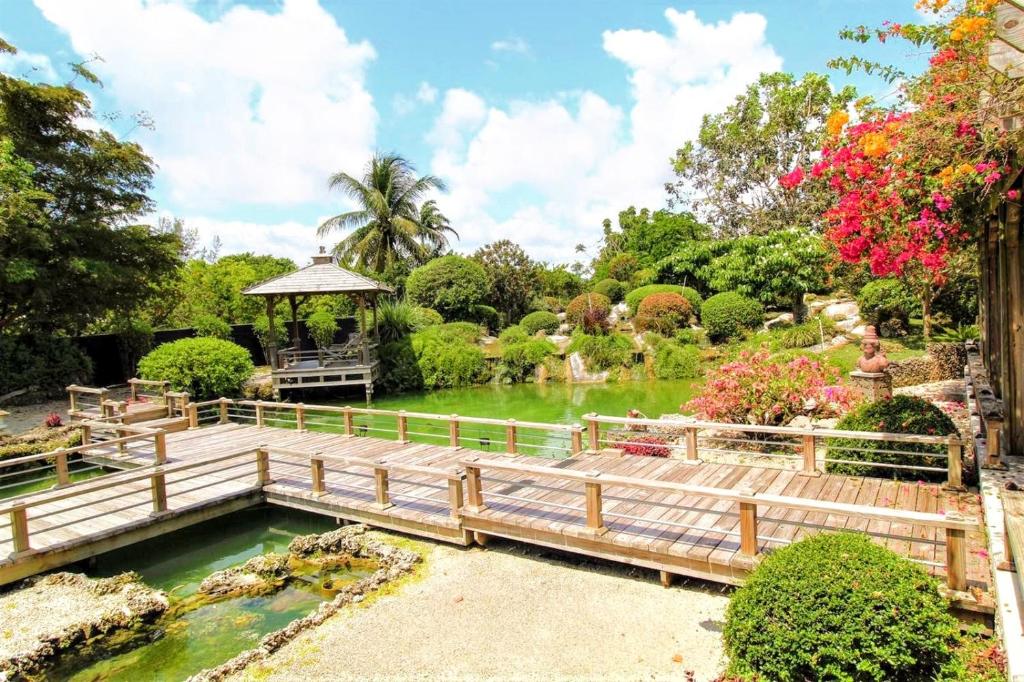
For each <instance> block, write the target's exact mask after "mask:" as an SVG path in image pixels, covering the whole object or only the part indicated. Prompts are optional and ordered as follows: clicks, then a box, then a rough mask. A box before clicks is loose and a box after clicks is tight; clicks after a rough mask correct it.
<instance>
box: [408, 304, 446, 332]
mask: <svg viewBox="0 0 1024 682" xmlns="http://www.w3.org/2000/svg"><path fill="white" fill-rule="evenodd" d="M412 319H413V323H414V324H415V325H416V329H423V328H424V327H432V326H434V325H438V324H444V318H443V317H441V313H439V312H437V311H436V310H434V309H433V308H423V307H420V306H415V307H413V309H412Z"/></svg>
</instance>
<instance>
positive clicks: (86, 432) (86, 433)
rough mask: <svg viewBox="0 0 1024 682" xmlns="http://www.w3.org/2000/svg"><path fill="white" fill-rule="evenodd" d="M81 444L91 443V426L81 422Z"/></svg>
mask: <svg viewBox="0 0 1024 682" xmlns="http://www.w3.org/2000/svg"><path fill="white" fill-rule="evenodd" d="M81 429H82V445H92V427H91V426H89V425H88V424H81Z"/></svg>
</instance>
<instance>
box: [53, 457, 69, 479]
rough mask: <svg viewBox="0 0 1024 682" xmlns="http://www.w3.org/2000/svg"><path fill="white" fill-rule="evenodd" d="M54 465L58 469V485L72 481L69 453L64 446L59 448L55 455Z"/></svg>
mask: <svg viewBox="0 0 1024 682" xmlns="http://www.w3.org/2000/svg"><path fill="white" fill-rule="evenodd" d="M53 466H54V468H55V469H56V470H57V486H58V487H60V486H62V485H67V484H68V483H71V475H70V473H69V472H68V453H67V452H65V451H64V448H57V450H56V453H55V454H54V457H53Z"/></svg>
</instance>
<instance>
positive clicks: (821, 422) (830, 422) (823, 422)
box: [813, 417, 839, 429]
mask: <svg viewBox="0 0 1024 682" xmlns="http://www.w3.org/2000/svg"><path fill="white" fill-rule="evenodd" d="M838 423H839V418H838V417H827V418H822V419H815V420H814V421H813V424H814V426H816V427H817V428H819V429H834V428H836V424H838Z"/></svg>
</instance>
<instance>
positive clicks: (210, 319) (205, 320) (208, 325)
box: [192, 315, 231, 340]
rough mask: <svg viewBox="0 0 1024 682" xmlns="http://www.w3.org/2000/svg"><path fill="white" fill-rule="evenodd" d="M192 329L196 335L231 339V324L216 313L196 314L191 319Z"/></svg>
mask: <svg viewBox="0 0 1024 682" xmlns="http://www.w3.org/2000/svg"><path fill="white" fill-rule="evenodd" d="M192 329H194V330H195V332H196V336H207V337H210V338H213V339H224V340H231V325H230V324H228V323H227V322H225V321H224V320H222V319H220V318H219V317H217V316H216V315H198V316H196V319H195V320H193V321H192Z"/></svg>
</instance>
